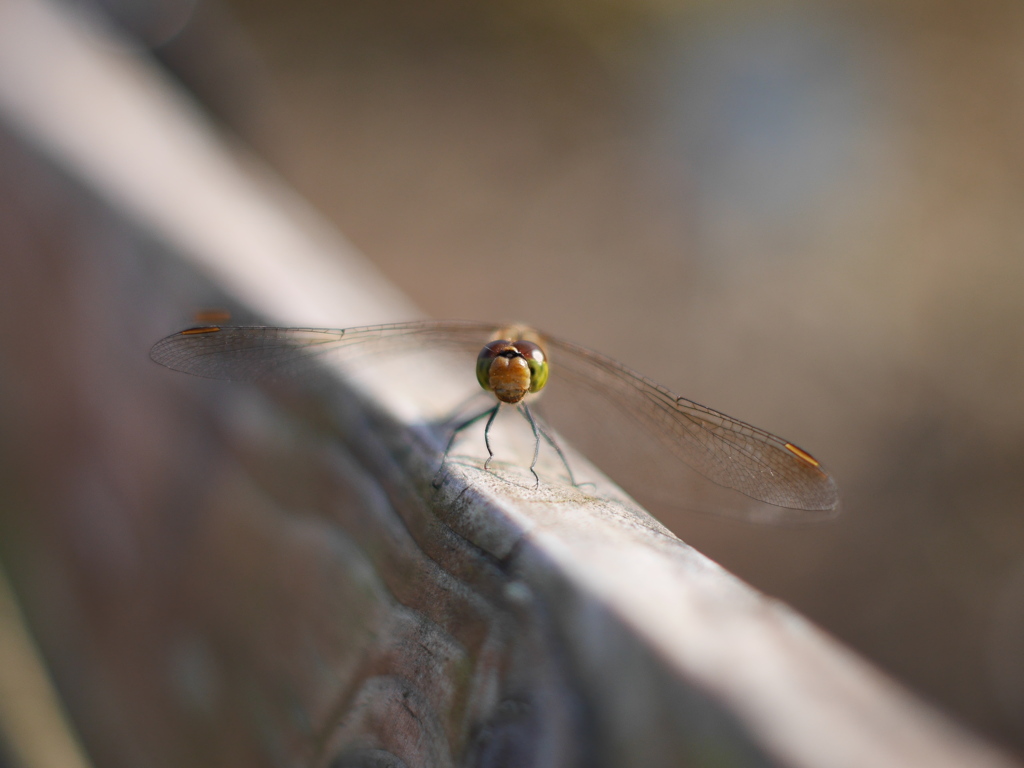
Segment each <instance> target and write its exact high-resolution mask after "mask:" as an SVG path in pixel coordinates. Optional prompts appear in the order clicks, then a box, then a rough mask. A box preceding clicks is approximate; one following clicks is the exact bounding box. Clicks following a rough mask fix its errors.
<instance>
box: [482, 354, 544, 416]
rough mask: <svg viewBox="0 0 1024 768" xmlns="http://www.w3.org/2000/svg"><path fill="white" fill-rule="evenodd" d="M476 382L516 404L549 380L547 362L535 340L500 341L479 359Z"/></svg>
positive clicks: (505, 400) (507, 401) (501, 399)
mask: <svg viewBox="0 0 1024 768" xmlns="http://www.w3.org/2000/svg"><path fill="white" fill-rule="evenodd" d="M476 379H477V381H479V382H480V386H481V387H483V388H484V389H486V390H487V391H488V392H493V393H494V396H495V397H497V398H498V399H499V400H500V401H501V402H503V403H509V404H512V405H514V404H516V403H518V402H520V401H521V400H522V399H523V398H524V397H526V396H527V395H528V394H530V393H531V392H540V390H541V389H543V388H544V385H545V384H546V383H547V381H548V360H547V356H546V355H545V354H544V350H543V349H541V347H540V345H539V344H535V343H534V342H532V341H526V340H523V339H521V340H519V341H508V340H507V339H498V340H497V341H492V342H490V343H489V344H487V345H486V346H485V347H484V348H483V349H482V350H480V355H479V356H478V357H477V359H476Z"/></svg>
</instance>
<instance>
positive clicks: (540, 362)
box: [512, 340, 548, 392]
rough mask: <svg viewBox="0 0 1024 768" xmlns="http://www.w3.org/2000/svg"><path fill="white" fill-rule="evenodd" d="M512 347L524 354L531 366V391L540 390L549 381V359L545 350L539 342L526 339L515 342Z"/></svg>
mask: <svg viewBox="0 0 1024 768" xmlns="http://www.w3.org/2000/svg"><path fill="white" fill-rule="evenodd" d="M512 347H513V348H514V349H515V350H516V351H517V352H518V353H519V354H520V355H522V356H523V358H524V359H525V360H526V364H527V365H528V366H529V367H530V391H531V392H540V391H541V390H542V389H544V385H545V384H547V383H548V359H547V356H546V355H545V354H544V350H543V349H541V347H540V345H539V344H534V343H533V342H532V341H525V340H520V341H517V342H515V343H513V344H512Z"/></svg>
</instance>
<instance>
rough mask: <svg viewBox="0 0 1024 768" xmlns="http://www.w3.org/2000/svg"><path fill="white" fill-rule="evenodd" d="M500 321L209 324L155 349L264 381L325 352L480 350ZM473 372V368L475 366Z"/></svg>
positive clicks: (345, 357)
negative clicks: (308, 325) (280, 325)
mask: <svg viewBox="0 0 1024 768" xmlns="http://www.w3.org/2000/svg"><path fill="white" fill-rule="evenodd" d="M494 328H495V326H492V325H486V324H484V323H471V322H459V321H447V322H436V321H418V322H409V323H391V324H388V325H372V326H365V327H361V328H345V329H341V328H275V327H264V326H234V327H228V326H223V327H219V326H209V327H201V328H190V329H188V330H185V331H181V332H180V333H176V334H174V335H172V336H168V337H167V338H165V339H161V340H160V341H158V342H157V343H156V344H155V345H154V346H153V349H152V350H151V351H150V357H151V358H152V359H153V360H155V361H156V362H158V363H160V364H161V365H164V366H166V367H168V368H171V369H173V370H176V371H182V372H183V373H189V374H192V375H193V376H202V377H205V378H208V379H226V380H228V381H261V380H265V379H268V378H271V379H272V378H293V377H295V376H297V375H303V374H304V373H306V372H308V371H309V370H311V369H312V368H313V367H315V365H316V364H317V363H318V362H319V361H320V360H323V359H325V358H329V357H332V356H335V357H337V359H339V360H341V361H349V360H355V359H358V358H359V357H360V356H362V355H364V354H378V353H381V352H388V351H393V352H401V351H405V350H413V349H423V350H431V349H452V350H455V351H465V352H467V353H471V354H473V355H476V354H477V353H478V352H479V351H480V348H481V347H482V346H483V345H484V344H486V343H487V342H488V341H489V340H490V338H491V334H492V333H493V330H494ZM470 375H472V369H470Z"/></svg>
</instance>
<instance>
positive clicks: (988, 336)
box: [105, 0, 1024, 753]
mask: <svg viewBox="0 0 1024 768" xmlns="http://www.w3.org/2000/svg"><path fill="white" fill-rule="evenodd" d="M105 5H106V10H107V11H110V12H112V13H113V14H114V16H115V17H116V18H118V19H119V20H120V23H121V24H123V25H124V26H126V27H128V28H129V29H131V30H132V31H133V32H134V33H136V34H137V35H139V36H140V37H141V38H142V39H144V40H146V41H147V42H148V43H149V45H150V46H151V47H152V49H153V51H154V53H155V54H156V55H157V56H158V57H160V58H161V59H162V60H163V61H164V63H166V64H168V65H169V66H170V67H171V68H172V69H173V70H174V71H175V72H176V73H177V75H178V76H179V77H180V78H181V79H182V80H183V81H184V82H185V84H186V85H187V86H188V87H189V88H190V89H192V91H193V92H194V93H196V94H197V95H198V97H199V98H200V99H201V100H203V101H204V103H205V105H206V107H207V108H208V109H210V110H211V111H212V112H213V113H214V114H215V115H216V116H217V117H218V118H219V119H220V120H221V122H222V123H223V124H224V125H225V126H226V127H228V128H229V130H230V131H232V132H233V133H235V134H236V135H238V136H240V137H242V138H243V139H244V141H246V142H247V143H248V144H250V145H251V146H252V147H254V148H255V150H256V151H257V152H258V153H259V154H261V155H264V156H265V157H267V158H268V159H269V160H270V161H271V162H272V163H273V164H274V165H275V166H276V167H277V169H278V170H279V171H280V172H281V174H282V175H284V176H285V177H287V179H288V180H289V181H290V182H291V183H292V184H294V185H295V186H296V187H297V188H298V189H299V190H300V191H301V192H302V193H303V194H304V195H306V196H308V197H309V198H310V199H311V200H312V201H313V202H314V204H315V205H316V206H317V207H319V209H320V210H321V211H323V212H324V213H325V214H326V215H328V216H329V217H331V218H332V219H333V220H334V221H335V222H336V223H337V224H338V226H339V227H340V228H341V230H342V231H343V232H344V233H345V234H346V235H347V236H348V237H349V238H350V239H351V240H352V241H353V242H354V243H355V244H356V245H357V246H358V247H359V248H360V249H361V250H363V251H364V252H365V253H366V254H367V255H368V256H369V257H370V258H371V259H372V261H374V262H375V263H376V264H377V265H378V266H379V268H380V269H381V270H382V271H383V272H384V273H386V274H387V275H388V277H390V279H391V280H393V281H394V282H395V283H396V284H398V285H399V286H400V287H401V288H402V289H404V290H405V291H406V292H407V293H408V294H409V295H410V296H411V297H412V298H413V299H414V300H415V301H417V302H418V303H419V304H420V306H422V307H423V308H424V309H425V310H426V311H427V312H428V313H429V314H430V315H432V316H435V317H459V318H474V319H494V320H501V321H504V320H523V321H527V322H529V323H531V324H533V325H535V326H537V327H540V328H543V329H545V330H548V331H550V332H552V333H554V334H557V335H559V336H562V337H565V338H568V339H572V340H575V341H578V342H580V343H582V344H585V345H587V346H590V347H593V348H596V349H599V350H601V351H603V352H605V353H607V354H609V355H611V356H613V357H615V358H617V359H620V360H622V361H623V362H625V363H627V364H628V365H631V366H632V367H635V368H636V369H638V370H640V371H643V372H644V373H646V374H648V375H650V376H651V377H653V378H655V379H656V380H658V381H660V382H663V383H665V384H666V385H668V386H669V387H670V388H672V389H674V390H675V391H677V392H679V393H681V394H685V395H686V396H688V397H691V398H693V399H695V400H697V401H698V402H702V403H706V404H708V405H711V406H713V407H715V408H719V409H721V410H724V411H725V412H727V413H730V414H733V415H735V416H738V417H740V418H742V419H744V420H747V421H750V422H752V423H754V424H757V425H759V426H762V427H764V428H766V429H769V430H771V431H774V432H778V433H780V434H783V435H785V436H786V437H787V438H789V439H792V440H794V441H796V442H797V443H799V444H800V445H803V446H806V447H807V448H809V449H810V450H812V451H813V452H814V453H815V454H816V455H818V456H820V457H822V458H823V459H824V460H825V461H826V462H827V463H828V464H829V465H830V467H831V468H832V469H833V470H834V472H835V474H836V476H837V477H838V479H839V482H840V486H841V489H842V492H843V498H844V509H845V514H844V516H843V517H842V518H841V519H840V520H839V521H838V522H836V523H834V524H830V525H826V526H817V527H811V528H793V529H764V528H755V527H750V526H744V525H740V524H736V523H730V522H728V521H715V520H703V519H691V518H680V519H676V520H666V521H665V522H666V523H667V524H668V525H669V526H670V527H672V528H673V529H674V530H675V531H676V532H677V533H678V534H679V535H680V536H681V537H682V538H683V539H684V540H686V541H688V542H690V543H692V544H694V545H695V546H697V547H698V548H699V549H701V550H702V551H704V552H705V553H707V554H708V555H710V556H711V557H713V558H714V559H716V560H718V561H719V562H721V563H722V564H724V565H725V566H726V567H728V568H729V569H730V570H732V571H734V572H735V573H737V574H739V575H740V576H742V577H743V578H745V579H747V580H748V581H750V582H751V583H752V584H754V585H755V586H757V587H758V588H760V589H762V590H764V591H766V592H768V593H769V594H772V595H775V596H778V597H780V598H782V599H784V600H785V601H787V602H789V603H791V604H792V605H794V606H795V607H797V608H798V609H800V610H801V611H803V612H804V613H806V614H807V615H808V616H810V617H811V618H812V619H813V620H814V621H815V622H817V623H819V624H821V625H822V626H824V627H825V628H827V629H828V630H829V631H831V632H832V633H834V634H835V635H837V636H838V637H840V638H841V639H842V640H843V641H844V642H846V643H848V644H849V645H851V646H852V647H854V648H855V649H857V650H858V651H859V652H861V653H863V654H864V655H866V656H867V657H868V658H870V659H872V660H873V661H874V662H876V663H877V664H879V665H880V666H882V667H883V668H884V669H886V670H888V671H889V672H891V673H892V674H894V675H895V676H896V677H898V678H899V679H901V680H903V681H904V682H906V683H907V684H908V685H909V686H911V687H912V688H913V689H915V690H916V691H917V692H919V693H921V694H922V695H924V696H925V697H927V698H928V699H929V700H931V701H933V702H935V703H937V704H938V705H940V706H941V707H943V708H944V709H945V710H946V711H948V712H951V713H953V714H954V715H956V716H957V717H959V718H961V719H963V720H964V721H966V722H968V723H969V724H971V725H972V726H974V727H975V728H977V729H978V730H980V731H982V732H984V733H986V734H988V735H989V736H991V737H993V738H995V739H996V740H998V741H1000V742H1001V743H1003V744H1006V745H1009V746H1011V747H1013V748H1015V749H1016V750H1017V751H1018V752H1021V753H1024V515H1022V502H1024V472H1022V469H1024V393H1022V389H1024V326H1022V320H1024V5H1021V4H1020V3H1019V2H1017V1H1016V0H929V1H928V2H924V0H916V1H915V0H910V1H906V0H903V1H901V2H893V1H892V0H888V1H887V0H874V1H870V2H858V3H851V2H847V3H843V2H833V3H811V2H767V1H766V2H739V1H736V2H717V3H709V2H696V1H694V2H689V3H686V2H682V0H680V2H678V3H666V2H657V1H656V0H604V2H599V3H594V2H582V1H581V0H517V2H504V1H501V2H490V3H485V2H479V3H473V2H468V1H467V0H462V1H461V2H457V1H456V0H418V1H416V2H410V1H409V0H385V1H383V2H382V1H380V0H377V1H375V2H371V1H370V0H359V1H358V2H326V1H325V0H293V2H290V3H283V2H270V1H269V0H230V2H219V3H213V2H210V1H209V0H197V2H196V3H192V2H187V0H167V2H164V3H154V4H152V5H147V4H146V3H139V2H131V3H129V2H127V0H121V4H120V7H118V3H117V2H116V0H108V2H106V4H105Z"/></svg>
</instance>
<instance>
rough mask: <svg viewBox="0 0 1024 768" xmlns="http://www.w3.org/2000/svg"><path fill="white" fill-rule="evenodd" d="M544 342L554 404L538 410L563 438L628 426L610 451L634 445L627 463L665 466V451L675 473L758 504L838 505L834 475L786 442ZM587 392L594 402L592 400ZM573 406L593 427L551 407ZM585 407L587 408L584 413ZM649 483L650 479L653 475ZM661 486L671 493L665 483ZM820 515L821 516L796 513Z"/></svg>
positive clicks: (602, 361) (586, 353) (599, 360)
mask: <svg viewBox="0 0 1024 768" xmlns="http://www.w3.org/2000/svg"><path fill="white" fill-rule="evenodd" d="M545 341H546V343H547V345H548V349H549V356H550V359H551V363H550V364H551V371H552V373H551V383H550V384H549V385H548V386H549V387H550V390H551V392H550V397H551V400H552V402H551V403H550V405H551V406H554V407H553V408H549V409H548V410H547V411H546V414H550V420H552V421H553V422H554V424H555V425H556V426H557V427H558V429H559V431H562V432H564V433H565V434H566V435H567V436H568V437H569V438H570V439H573V438H574V434H581V433H582V432H586V431H589V432H591V433H594V432H598V431H601V432H603V433H604V434H606V435H607V434H609V430H611V431H614V432H615V433H616V434H617V435H626V436H627V437H628V435H627V433H628V432H630V431H633V432H636V431H637V430H639V431H640V432H642V433H643V435H642V438H643V439H633V440H631V441H628V442H629V444H628V445H619V446H617V452H618V453H620V455H621V454H623V453H625V452H628V451H630V450H639V455H632V456H628V457H626V458H628V459H629V460H631V461H632V463H633V465H634V467H635V466H637V465H642V466H646V467H648V468H649V469H650V470H651V471H650V474H652V475H654V473H655V472H658V473H662V472H664V471H665V470H666V469H668V470H669V471H671V466H672V462H671V461H668V462H666V461H665V459H666V457H672V459H674V461H675V462H676V465H677V471H675V473H674V474H676V475H678V474H679V472H678V469H681V468H679V467H678V462H682V464H684V465H686V466H687V467H689V468H691V469H693V470H694V471H696V472H697V473H699V474H700V475H702V476H703V477H704V478H707V479H708V480H710V481H711V482H713V483H715V484H716V485H718V486H722V487H724V488H728V489H733V490H735V491H738V492H739V493H741V494H743V495H744V496H746V497H748V498H749V499H754V500H756V501H758V502H763V503H765V504H769V505H772V506H775V507H784V508H788V509H792V510H803V511H806V512H810V513H813V512H823V513H828V512H830V511H831V510H834V509H835V508H836V507H837V506H838V503H839V494H838V490H837V488H836V484H835V481H834V480H833V479H832V477H831V476H830V475H829V474H828V472H827V471H826V469H825V468H824V466H822V464H821V463H820V462H818V461H817V460H816V459H814V458H813V457H812V456H811V455H810V454H808V453H807V452H806V451H803V450H802V449H800V448H798V447H797V446H795V445H793V444H792V443H790V442H788V441H786V440H784V439H782V438H780V437H777V436H775V435H773V434H771V433H770V432H766V431H765V430H763V429H758V428H757V427H754V426H751V425H750V424H746V423H744V422H742V421H739V420H737V419H733V418H731V417H729V416H726V415H725V414H724V413H720V412H718V411H715V410H713V409H711V408H708V407H706V406H703V405H700V404H699V403H695V402H693V401H692V400H687V399H686V398H684V397H679V396H678V395H675V394H673V393H672V392H670V391H669V390H667V389H665V388H664V387H662V386H660V385H659V384H656V383H655V382H653V381H651V380H650V379H647V378H644V377H643V376H641V375H639V374H637V373H636V372H634V371H632V370H630V369H629V368H627V367H626V366H624V365H622V364H621V363H618V362H616V361H614V360H612V359H610V358H608V357H605V356H604V355H601V354H599V353H597V352H593V351H591V350H588V349H585V348H583V347H579V346H577V345H575V344H571V343H569V342H565V341H560V340H558V339H552V338H546V339H545ZM588 396H590V397H588ZM545 397H548V395H547V389H546V390H545ZM595 398H596V399H598V400H599V401H600V406H595V405H593V402H594V400H595ZM588 400H589V404H588ZM573 409H575V411H576V413H577V416H576V421H577V422H579V421H580V420H581V419H582V421H583V422H584V425H585V426H586V425H587V424H588V423H589V426H590V427H593V428H594V429H589V430H587V429H581V427H580V424H579V423H577V424H575V425H571V424H569V423H568V421H563V420H562V418H560V416H559V412H568V411H571V410H573ZM587 411H589V412H591V413H592V415H591V416H590V417H589V418H588V416H587V413H586V412H587ZM636 437H640V436H636ZM583 440H584V443H589V442H592V440H588V439H586V438H583ZM594 442H596V441H594ZM604 442H607V440H605V441H604ZM618 460H621V457H620V459H618ZM599 465H601V466H603V463H601V462H599ZM653 482H654V484H655V485H657V484H658V480H657V478H654V479H653ZM663 482H664V480H663ZM662 487H664V486H662ZM669 489H670V490H669V493H671V492H672V491H671V483H670V484H669ZM683 492H684V491H683V490H682V489H681V490H680V493H683ZM685 492H687V493H688V492H689V489H687V490H686V491H685ZM714 503H715V504H717V503H718V502H714ZM678 506H685V504H679V505H678ZM742 516H747V517H750V516H754V515H752V514H746V513H743V514H742ZM821 516H827V515H813V514H811V515H805V516H803V517H804V518H813V517H821ZM790 517H791V518H792V519H798V518H799V517H800V516H790Z"/></svg>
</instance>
